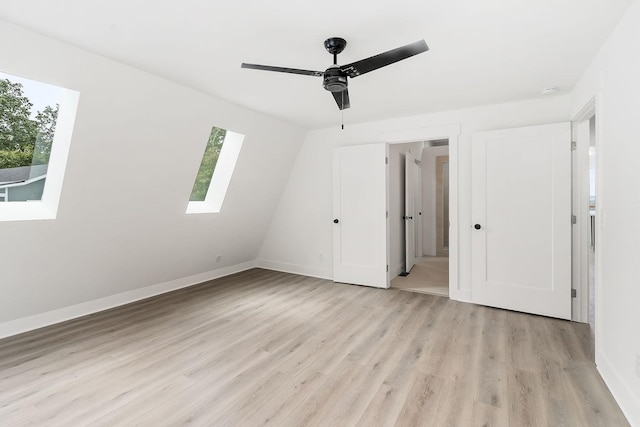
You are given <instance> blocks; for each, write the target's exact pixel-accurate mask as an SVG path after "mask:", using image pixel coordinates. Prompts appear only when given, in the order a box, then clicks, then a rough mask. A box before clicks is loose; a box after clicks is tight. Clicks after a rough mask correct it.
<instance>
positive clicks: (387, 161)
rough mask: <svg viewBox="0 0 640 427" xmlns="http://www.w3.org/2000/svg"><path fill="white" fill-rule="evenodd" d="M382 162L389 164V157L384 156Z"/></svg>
mask: <svg viewBox="0 0 640 427" xmlns="http://www.w3.org/2000/svg"><path fill="white" fill-rule="evenodd" d="M384 164H385V165H388V164H389V158H388V157H385V158H384Z"/></svg>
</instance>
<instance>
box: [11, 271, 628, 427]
mask: <svg viewBox="0 0 640 427" xmlns="http://www.w3.org/2000/svg"><path fill="white" fill-rule="evenodd" d="M590 348H591V344H590V336H589V328H588V325H581V324H575V323H570V322H566V321H561V320H554V319H549V318H544V317H537V316H531V315H526V314H520V313H515V312H509V311H504V310H498V309H492V308H486V307H481V306H476V305H471V304H465V303H460V302H456V301H451V300H449V299H448V298H443V297H438V296H432V295H424V294H415V293H410V292H402V291H397V290H393V289H391V290H382V289H374V288H366V287H359V286H351V285H343V284H334V283H332V282H329V281H326V280H321V279H313V278H308V277H302V276H296V275H291V274H285V273H277V272H269V271H265V270H259V269H255V270H250V271H248V272H244V273H240V274H237V275H233V276H229V277H227V278H224V279H219V280H216V281H213V282H210V283H207V284H203V285H199V286H196V287H192V288H189V289H184V290H181V291H177V292H174V293H171V294H166V295H162V296H159V297H156V298H153V299H149V300H146V301H142V302H139V303H134V304H130V305H128V306H125V307H120V308H116V309H113V310H110V311H107V312H103V313H100V314H97V315H93V316H88V317H86V318H83V319H78V320H75V321H71V322H67V323H64V324H60V325H56V326H53V327H49V328H45V329H41V330H38V331H34V332H30V333H27V334H23V335H20V336H16V337H12V338H8V339H5V340H1V341H0V425H2V426H26V425H37V426H65V427H69V426H74V427H75V426H134V425H142V426H176V425H184V424H189V425H202V426H243V427H244V426H258V425H263V424H268V425H274V426H302V425H308V426H367V427H371V426H391V425H397V426H625V425H628V424H627V422H626V420H625V419H624V417H623V415H622V413H621V411H620V410H619V408H618V407H617V405H616V403H615V401H614V400H613V398H612V397H611V395H610V393H609V391H608V390H607V388H606V387H605V385H604V384H603V382H602V381H601V379H600V377H599V375H598V374H597V372H596V369H595V367H594V364H593V362H592V355H591V354H590Z"/></svg>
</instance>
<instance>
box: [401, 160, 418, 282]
mask: <svg viewBox="0 0 640 427" xmlns="http://www.w3.org/2000/svg"><path fill="white" fill-rule="evenodd" d="M404 163H405V168H404V225H405V227H404V244H405V267H404V268H405V270H404V271H405V272H407V273H409V272H410V271H411V269H412V268H413V266H414V265H415V263H416V220H417V217H416V212H415V205H416V199H415V197H416V196H415V185H416V175H417V174H418V170H417V169H418V166H417V165H416V159H415V157H414V156H413V154H411V152H409V151H407V152H406V153H405V157H404Z"/></svg>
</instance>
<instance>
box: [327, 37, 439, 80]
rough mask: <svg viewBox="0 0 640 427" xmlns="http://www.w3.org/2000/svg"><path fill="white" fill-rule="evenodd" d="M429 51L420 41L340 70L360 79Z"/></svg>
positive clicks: (422, 41)
mask: <svg viewBox="0 0 640 427" xmlns="http://www.w3.org/2000/svg"><path fill="white" fill-rule="evenodd" d="M428 50H429V46H427V43H426V42H425V41H424V40H420V41H417V42H415V43H411V44H408V45H406V46H402V47H398V48H396V49H392V50H390V51H387V52H384V53H381V54H379V55H375V56H372V57H370V58H367V59H363V60H360V61H356V62H353V63H351V64H347V65H343V66H341V67H340V69H341V70H342V71H343V72H344V73H346V74H347V75H348V76H349V77H352V78H353V77H358V76H359V75H361V74H365V73H368V72H369V71H373V70H377V69H378V68H382V67H385V66H387V65H390V64H393V63H394V62H398V61H402V60H403V59H407V58H409V57H411V56H413V55H417V54H419V53H422V52H426V51H428Z"/></svg>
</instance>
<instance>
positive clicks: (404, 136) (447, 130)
mask: <svg viewBox="0 0 640 427" xmlns="http://www.w3.org/2000/svg"><path fill="white" fill-rule="evenodd" d="M460 129H461V126H460V124H459V123H458V124H451V125H444V126H434V127H426V128H417V129H406V130H402V131H397V132H385V133H382V134H380V135H379V137H378V138H379V141H383V142H386V143H387V144H405V143H411V142H420V141H432V140H436V139H448V140H449V298H450V299H453V300H458V301H470V300H471V291H470V290H461V289H460V281H459V271H460V270H459V252H458V248H459V222H458V216H459V212H458V206H459V204H458V179H459V176H458V170H459V169H458V146H459V138H460ZM387 191H388V188H387ZM388 200H389V198H388V197H387V203H388ZM387 207H388V205H387ZM387 230H388V226H387Z"/></svg>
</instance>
